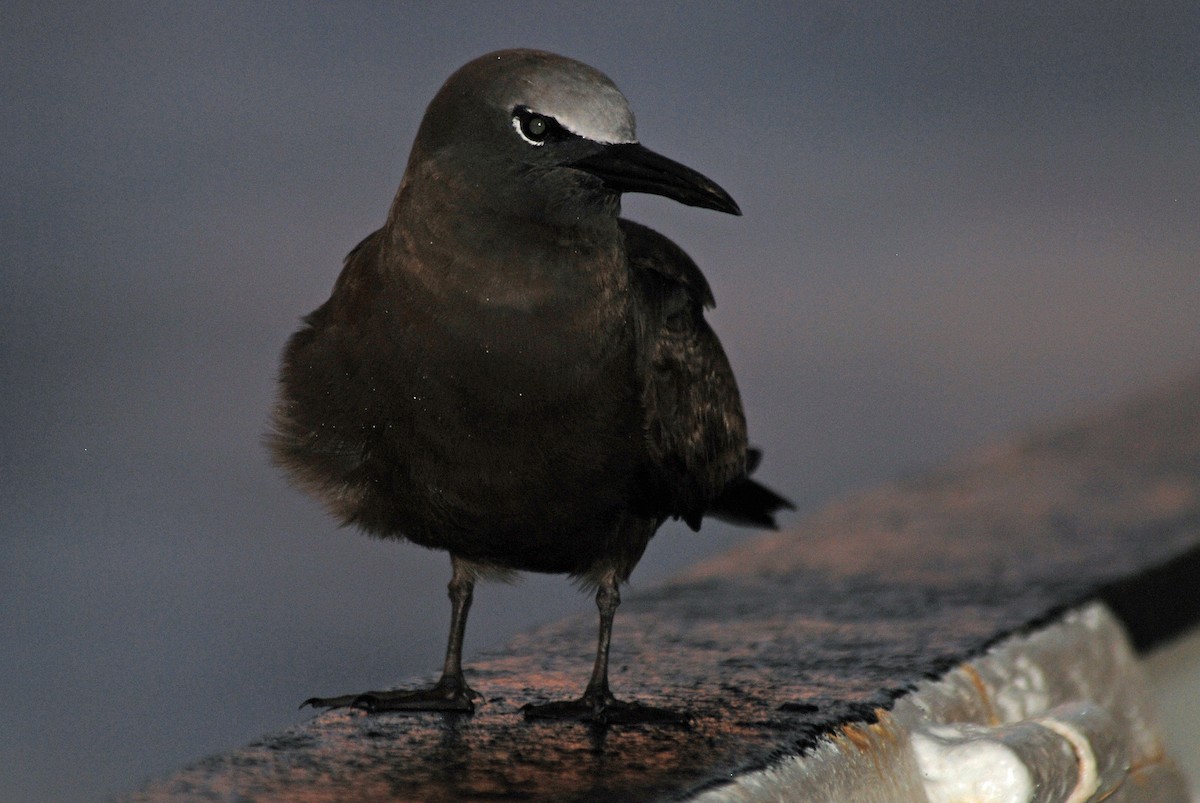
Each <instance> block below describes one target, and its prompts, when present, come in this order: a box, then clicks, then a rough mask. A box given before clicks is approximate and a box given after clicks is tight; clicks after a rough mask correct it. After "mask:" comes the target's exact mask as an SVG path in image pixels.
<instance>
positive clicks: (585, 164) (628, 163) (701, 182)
mask: <svg viewBox="0 0 1200 803" xmlns="http://www.w3.org/2000/svg"><path fill="white" fill-rule="evenodd" d="M570 166H571V167H575V168H578V169H580V170H585V171H587V172H588V173H591V174H592V175H593V176H596V177H597V178H599V179H600V180H601V181H603V182H604V186H606V187H608V188H609V189H610V190H613V191H614V192H646V193H650V194H652V195H662V196H664V197H666V198H670V199H672V200H675V201H679V203H681V204H687V205H688V206H699V207H702V208H704V209H715V210H716V211H718V212H726V213H728V214H730V215H740V214H742V210H741V209H739V208H738V205H737V202H736V201H734V200H733V198H731V197H730V196H729V193H727V192H725V190H723V189H721V188H720V187H719V186H717V184H716V183H715V182H713V181H711V180H709V179H708V178H705V177H704V176H702V175H701V174H699V173H697V172H696V171H695V170H692V169H691V168H690V167H685V166H684V165H681V164H680V163H679V162H676V161H674V160H672V159H668V158H667V157H665V156H660V155H658V154H657V153H655V152H654V151H652V150H650V149H649V148H644V147H642V145H640V144H639V143H636V142H631V143H622V144H618V145H606V146H604V150H602V151H600V152H599V153H596V154H593V155H591V156H586V157H584V158H583V159H580V160H578V161H576V162H572V163H571V164H570Z"/></svg>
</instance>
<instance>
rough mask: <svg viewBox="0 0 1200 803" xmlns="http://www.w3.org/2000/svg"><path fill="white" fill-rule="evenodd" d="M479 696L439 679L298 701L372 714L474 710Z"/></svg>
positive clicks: (472, 711)
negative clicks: (430, 683)
mask: <svg viewBox="0 0 1200 803" xmlns="http://www.w3.org/2000/svg"><path fill="white" fill-rule="evenodd" d="M478 697H479V695H478V694H477V693H476V692H475V691H473V690H472V689H471V688H470V687H469V686H467V685H466V684H462V685H458V684H448V683H442V682H439V683H438V684H436V685H435V686H432V687H431V688H428V689H416V690H407V689H396V690H393V691H368V692H363V693H362V694H343V695H342V696H341V697H309V698H308V699H307V700H305V701H304V702H302V703H301V704H300V707H301V708H303V707H304V706H306V705H311V706H312V707H313V708H357V709H359V710H361V711H367V712H369V713H372V714H375V713H379V712H380V711H412V712H417V711H457V712H459V713H465V714H471V713H474V712H475V699H476V698H478Z"/></svg>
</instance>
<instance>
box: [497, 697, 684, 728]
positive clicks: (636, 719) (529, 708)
mask: <svg viewBox="0 0 1200 803" xmlns="http://www.w3.org/2000/svg"><path fill="white" fill-rule="evenodd" d="M521 710H522V711H524V712H525V719H526V720H539V719H541V720H558V721H569V722H588V723H591V724H594V725H688V724H690V722H691V717H689V716H688V715H687V714H686V713H684V712H682V711H672V710H671V709H670V708H659V707H657V706H653V705H643V704H641V703H635V702H626V701H624V700H618V699H616V698H615V697H612V696H608V697H606V698H603V699H599V700H597V699H595V698H591V697H588V696H586V695H585V696H583V697H581V698H579V699H578V700H560V701H558V702H553V703H543V704H541V705H534V704H533V703H527V704H525V705H524V706H522V707H521Z"/></svg>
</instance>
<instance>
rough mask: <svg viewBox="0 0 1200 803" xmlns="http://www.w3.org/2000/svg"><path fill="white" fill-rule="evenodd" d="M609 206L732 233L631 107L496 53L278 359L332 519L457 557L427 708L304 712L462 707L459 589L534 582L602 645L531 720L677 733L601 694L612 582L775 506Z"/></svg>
mask: <svg viewBox="0 0 1200 803" xmlns="http://www.w3.org/2000/svg"><path fill="white" fill-rule="evenodd" d="M624 192H644V193H653V194H656V195H662V196H665V197H667V198H672V199H674V200H676V201H679V202H681V203H684V204H688V205H691V206H697V207H703V208H707V209H714V210H717V211H720V212H726V213H729V214H734V215H738V214H741V212H740V210H739V209H738V206H737V204H736V203H734V201H733V199H732V198H731V197H730V196H729V194H728V193H726V192H725V191H724V190H723V189H721V188H720V187H719V186H717V185H716V184H715V183H713V182H712V181H710V180H709V179H707V178H705V177H704V176H702V175H700V174H699V173H697V172H696V171H694V170H691V169H689V168H687V167H684V166H683V165H681V164H678V163H676V162H674V161H671V160H670V159H667V158H665V157H663V156H659V155H658V154H655V153H654V152H652V151H650V150H648V149H646V148H644V147H643V146H642V145H641V144H639V143H638V141H637V137H636V135H635V133H634V118H633V114H632V112H631V111H630V109H629V104H628V102H627V101H626V100H625V98H624V96H623V95H622V94H621V92H620V91H619V90H618V89H617V87H616V86H615V85H614V84H613V82H612V81H611V80H609V78H608V77H606V76H605V75H604V74H602V73H600V72H598V71H597V70H595V69H593V68H591V67H588V66H587V65H585V64H582V63H580V62H578V61H574V60H572V59H568V58H564V57H562V56H557V55H554V54H552V53H545V52H541V51H535V50H508V51H501V52H497V53H491V54H488V55H486V56H483V57H481V58H479V59H476V60H474V61H472V62H470V63H468V64H467V65H465V66H464V67H462V68H460V69H459V70H458V71H457V72H455V73H454V74H453V75H452V76H451V77H450V78H449V79H448V80H447V81H446V83H445V85H444V86H443V87H442V88H441V90H440V91H439V92H438V93H437V95H436V97H434V99H433V101H432V102H431V103H430V104H429V107H428V109H427V111H426V113H425V117H424V118H423V120H422V122H421V126H420V129H419V131H418V132H417V136H416V140H415V142H414V143H413V148H412V154H411V156H410V158H409V161H408V166H407V169H406V171H405V174H404V179H403V181H402V183H401V185H400V189H399V191H398V192H397V194H396V197H395V200H394V201H393V203H392V206H391V209H390V211H389V212H388V216H387V221H386V223H385V224H384V225H383V227H382V228H380V229H379V230H377V231H375V232H374V233H373V234H371V235H369V236H368V237H367V238H366V239H364V240H363V241H362V242H361V243H359V244H358V246H357V247H355V248H354V250H353V251H351V252H350V254H349V255H348V256H347V257H346V259H345V263H344V266H343V268H342V272H341V274H340V276H339V277H338V279H337V282H336V284H335V285H334V288H333V292H332V295H331V296H330V298H329V300H328V301H326V302H325V303H324V304H322V305H321V306H320V307H319V308H318V309H317V310H315V311H314V312H313V313H311V314H310V315H308V316H307V317H306V318H305V319H304V325H303V326H302V327H301V329H300V330H299V331H298V332H296V333H295V334H294V335H293V336H292V338H291V339H290V340H289V341H288V344H287V347H286V350H285V351H284V355H283V361H282V368H281V372H280V396H279V401H278V404H277V406H276V407H275V410H274V415H273V432H272V434H271V435H270V447H271V449H272V451H273V454H274V457H275V459H276V461H277V462H278V463H279V464H280V465H281V466H282V467H283V468H284V469H286V471H287V472H288V474H289V475H290V478H291V479H292V480H293V481H294V482H295V483H296V484H297V485H299V486H300V487H301V488H303V489H305V490H307V491H309V492H311V493H312V494H314V495H315V496H316V497H317V498H319V499H320V500H321V501H322V502H323V503H324V504H325V506H326V507H327V508H328V509H329V510H330V511H331V512H332V513H333V514H334V515H335V516H337V517H338V518H339V519H341V520H342V521H343V522H344V523H346V524H353V525H355V526H357V527H359V528H361V529H362V530H365V531H366V532H368V533H370V534H372V535H375V536H378V537H381V538H394V539H406V540H408V541H412V542H414V543H416V544H420V545H422V546H425V547H430V548H434V549H442V550H446V551H447V552H449V553H450V558H451V564H452V569H453V573H452V578H451V581H450V585H449V590H450V599H451V602H452V605H453V610H452V617H451V625H450V638H449V644H448V647H447V650H446V660H445V666H444V671H443V673H442V676H441V679H440V680H439V681H438V682H437V683H436V684H435V685H434V686H433V687H432V688H428V689H420V690H415V691H414V690H398V691H382V692H366V693H363V694H350V695H344V696H340V697H330V698H312V699H310V700H307V701H306V704H311V705H313V706H322V707H337V706H346V705H352V706H356V707H360V708H366V709H369V710H375V711H380V710H392V711H426V710H438V711H472V710H474V698H476V697H477V695H476V694H475V692H474V691H473V690H472V689H471V688H470V687H469V686H468V685H467V682H466V680H465V678H464V677H463V671H462V644H463V634H464V630H465V627H466V619H467V612H468V609H469V608H470V604H471V596H472V590H473V588H474V584H475V581H476V579H477V578H480V577H484V578H486V577H489V576H492V577H503V576H504V575H506V574H511V573H512V572H514V571H534V572H551V573H565V574H568V575H570V576H572V577H573V578H576V579H577V580H578V581H580V582H581V583H582V584H583V585H584V586H585V587H587V588H592V589H594V590H595V594H596V604H597V606H598V607H599V610H600V634H599V645H598V649H597V652H596V659H595V664H594V667H593V669H592V675H591V678H590V680H589V681H588V684H587V687H586V689H585V691H584V693H583V695H582V696H581V697H580V698H579V699H578V700H573V701H564V702H552V703H548V704H544V705H527V706H526V707H525V713H526V716H528V717H531V718H535V717H536V718H564V719H581V720H588V721H594V722H644V721H677V720H678V719H679V718H680V715H679V714H677V713H676V712H673V711H669V710H666V709H662V708H656V707H653V706H649V705H643V704H639V703H634V702H623V701H619V700H617V699H616V698H615V697H614V696H613V694H612V692H611V691H610V689H609V683H608V654H609V644H610V640H611V634H612V622H613V615H614V613H615V611H616V609H617V606H618V604H619V602H620V593H619V586H620V584H621V583H622V582H624V581H626V580H627V579H628V578H629V575H630V573H631V572H632V571H633V568H634V566H635V565H636V564H637V562H638V560H639V559H640V558H641V556H642V553H643V551H644V550H645V548H646V544H647V543H648V542H649V540H650V538H651V537H652V536H653V535H654V533H655V531H656V530H658V528H659V526H660V525H661V524H662V523H663V522H664V521H665V520H666V519H668V518H682V519H683V520H684V521H685V522H686V523H687V524H688V525H690V526H691V527H692V528H693V529H698V528H699V527H700V523H701V519H702V518H703V517H704V516H705V515H714V516H717V517H721V518H725V519H728V520H731V521H735V522H738V523H743V524H748V525H752V526H762V527H773V526H774V523H775V521H774V514H775V512H776V511H778V510H779V509H781V508H784V507H790V505H789V503H788V502H787V501H786V500H785V499H784V498H782V497H781V496H779V495H777V494H776V493H774V492H773V491H771V490H769V489H767V488H766V487H764V486H762V485H760V484H759V483H757V482H755V481H754V480H753V479H750V477H749V474H750V472H751V471H752V470H753V469H754V467H755V464H756V463H757V460H758V453H757V451H755V450H748V449H747V445H746V424H745V418H744V415H743V412H742V405H741V400H740V398H739V395H738V389H737V384H736V382H735V381H734V377H733V372H732V370H731V369H730V366H729V363H728V361H727V359H726V357H725V354H724V352H723V351H722V349H721V345H720V343H719V342H718V340H717V337H716V335H715V334H714V333H713V331H712V329H711V328H710V327H709V326H708V324H707V323H706V321H705V319H704V315H703V311H704V308H706V307H709V306H711V305H712V304H713V297H712V292H711V290H710V289H709V286H708V283H707V281H706V280H705V278H704V276H703V275H702V274H701V272H700V270H699V268H697V267H696V264H695V263H694V262H693V261H692V260H691V259H690V258H689V257H688V256H687V255H686V254H685V253H684V252H683V251H682V250H681V249H680V248H679V247H678V246H677V245H675V244H674V243H673V242H671V241H670V240H669V239H667V238H666V237H664V236H663V235H661V234H659V233H657V232H655V231H653V230H651V229H649V228H646V227H645V226H642V225H640V224H638V223H634V222H632V221H629V220H625V219H623V218H621V217H620V200H621V194H622V193H624Z"/></svg>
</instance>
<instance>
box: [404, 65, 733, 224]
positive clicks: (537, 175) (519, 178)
mask: <svg viewBox="0 0 1200 803" xmlns="http://www.w3.org/2000/svg"><path fill="white" fill-rule="evenodd" d="M429 180H433V181H436V182H441V183H442V184H444V185H447V186H448V187H449V188H450V191H451V192H453V193H454V194H455V196H456V197H458V198H459V199H461V200H466V201H473V202H474V203H475V204H476V205H478V206H479V207H481V208H484V209H486V210H488V211H490V212H493V213H499V214H500V215H502V216H505V217H508V216H512V217H520V218H533V219H539V220H545V221H547V222H555V221H558V222H570V221H572V220H577V219H581V218H582V217H584V216H586V215H588V214H595V213H596V212H597V211H600V212H601V213H603V214H606V215H608V216H615V214H616V212H617V210H618V208H619V198H620V194H621V193H624V192H644V193H652V194H655V195H662V196H665V197H667V198H671V199H674V200H676V201H679V202H680V203H684V204H688V205H690V206H698V207H704V208H707V209H715V210H718V211H721V212H727V213H730V214H735V215H736V214H741V212H740V210H739V209H738V206H737V204H736V203H735V202H734V200H733V198H731V197H730V196H729V194H728V193H727V192H725V190H723V189H721V188H720V187H719V186H717V184H715V183H714V182H712V181H710V180H709V179H707V178H705V177H704V176H703V175H701V174H700V173H697V172H696V171H695V170H692V169H690V168H688V167H685V166H683V165H681V164H679V163H678V162H675V161H672V160H670V159H667V158H666V157H664V156H660V155H658V154H656V153H654V152H653V151H651V150H649V149H647V148H645V147H643V146H642V145H641V144H640V143H639V142H638V141H637V136H636V134H635V130H634V117H633V112H632V111H631V110H630V108H629V103H628V101H627V100H626V99H625V96H624V95H622V94H621V92H620V90H618V89H617V87H616V85H615V84H614V83H613V82H612V81H611V80H610V79H609V78H608V77H607V76H606V75H604V74H603V73H601V72H599V71H598V70H595V69H593V68H591V67H589V66H587V65H586V64H582V63H581V62H578V61H575V60H573V59H568V58H564V57H562V56H557V55H554V54H553V53H546V52H543V51H537V50H504V51H499V52H496V53H490V54H488V55H486V56H482V57H480V58H478V59H476V60H474V61H472V62H470V63H468V64H466V65H465V66H463V67H462V68H460V69H459V70H458V71H457V72H455V73H454V74H453V75H452V76H450V78H449V79H448V80H447V81H446V83H445V85H443V86H442V88H441V90H440V91H439V92H438V94H437V96H436V97H435V98H434V99H433V101H432V102H431V103H430V104H429V108H428V110H427V111H426V113H425V118H424V120H423V121H422V123H421V127H420V130H419V131H418V133H417V139H416V142H415V143H414V145H413V153H412V157H411V159H410V161H409V166H408V173H407V177H406V181H421V182H425V181H429Z"/></svg>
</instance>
